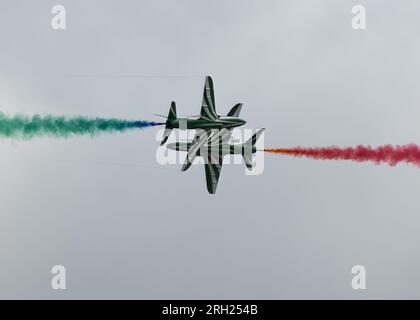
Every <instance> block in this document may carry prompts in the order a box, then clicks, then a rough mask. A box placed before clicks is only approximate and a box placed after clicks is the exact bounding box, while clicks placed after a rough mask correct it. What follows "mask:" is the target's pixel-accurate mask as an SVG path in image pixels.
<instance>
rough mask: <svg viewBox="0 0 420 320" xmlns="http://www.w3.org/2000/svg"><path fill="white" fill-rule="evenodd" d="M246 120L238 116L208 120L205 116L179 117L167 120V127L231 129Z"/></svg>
mask: <svg viewBox="0 0 420 320" xmlns="http://www.w3.org/2000/svg"><path fill="white" fill-rule="evenodd" d="M245 123H246V121H245V120H242V119H239V118H237V117H220V118H218V119H216V120H208V119H204V118H198V119H195V118H177V119H173V120H168V121H167V122H166V126H167V128H170V129H175V128H178V129H184V128H185V129H203V130H206V129H219V130H220V129H223V128H226V129H230V128H235V127H239V126H242V125H244V124H245Z"/></svg>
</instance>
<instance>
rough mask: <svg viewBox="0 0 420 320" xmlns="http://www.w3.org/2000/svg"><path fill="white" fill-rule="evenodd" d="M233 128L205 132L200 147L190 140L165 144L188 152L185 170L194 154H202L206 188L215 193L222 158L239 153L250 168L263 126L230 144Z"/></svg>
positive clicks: (183, 168)
mask: <svg viewBox="0 0 420 320" xmlns="http://www.w3.org/2000/svg"><path fill="white" fill-rule="evenodd" d="M232 130H233V129H226V128H225V129H222V130H221V131H219V132H217V131H218V130H214V131H216V132H213V133H211V134H210V135H209V136H208V135H207V133H205V134H204V135H203V136H206V137H207V139H206V142H205V143H203V144H202V145H201V147H200V148H198V149H197V148H195V146H196V144H195V143H194V141H192V142H188V141H186V142H176V143H170V144H168V145H167V148H169V149H172V150H176V151H186V152H188V155H187V158H186V161H185V163H184V165H183V167H182V169H181V170H182V171H185V170H187V169H188V168H189V167H190V166H191V164H192V162H193V161H194V159H195V157H196V156H202V157H203V158H204V162H205V171H206V182H207V190H208V192H209V193H211V194H214V193H216V188H217V183H218V181H219V177H220V171H221V170H222V164H223V158H224V156H225V155H233V154H241V155H242V156H243V158H244V162H245V165H246V167H247V168H248V169H249V170H251V169H252V168H253V161H252V155H253V154H254V153H255V152H256V151H257V149H256V146H255V145H256V142H257V140H258V138H259V137H260V136H261V134H262V133H263V132H264V130H265V129H264V128H262V129H259V130H258V131H257V132H256V133H255V134H254V135H253V136H252V137H251V138H250V139H249V140H247V141H246V142H245V143H242V144H230V142H229V140H230V138H231V134H232Z"/></svg>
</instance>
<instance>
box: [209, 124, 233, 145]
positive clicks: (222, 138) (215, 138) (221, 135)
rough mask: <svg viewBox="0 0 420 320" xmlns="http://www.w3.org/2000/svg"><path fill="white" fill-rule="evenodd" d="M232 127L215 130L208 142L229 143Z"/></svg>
mask: <svg viewBox="0 0 420 320" xmlns="http://www.w3.org/2000/svg"><path fill="white" fill-rule="evenodd" d="M232 130H233V128H230V129H226V128H223V129H221V130H219V131H218V132H217V134H213V135H212V136H211V137H209V139H208V144H213V143H229V139H230V136H231V135H232Z"/></svg>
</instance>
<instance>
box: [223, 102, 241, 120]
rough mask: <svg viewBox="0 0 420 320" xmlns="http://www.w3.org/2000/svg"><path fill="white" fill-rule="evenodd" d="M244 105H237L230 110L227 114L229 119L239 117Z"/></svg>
mask: <svg viewBox="0 0 420 320" xmlns="http://www.w3.org/2000/svg"><path fill="white" fill-rule="evenodd" d="M241 109H242V103H237V104H235V105H234V106H233V108H232V109H230V111H229V113H228V114H227V116H228V117H239V114H240V113H241Z"/></svg>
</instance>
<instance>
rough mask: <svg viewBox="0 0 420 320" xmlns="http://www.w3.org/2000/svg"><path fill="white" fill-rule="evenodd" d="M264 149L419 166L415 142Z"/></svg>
mask: <svg viewBox="0 0 420 320" xmlns="http://www.w3.org/2000/svg"><path fill="white" fill-rule="evenodd" d="M264 151H265V152H271V153H282V154H288V155H292V156H295V157H307V158H313V159H322V160H352V161H357V162H364V161H373V162H375V163H376V164H380V163H382V162H385V163H387V164H389V165H390V166H395V165H396V164H398V163H400V162H407V163H411V164H414V165H416V166H420V147H419V146H417V145H415V144H408V145H403V146H391V145H384V146H380V147H377V148H372V147H370V146H357V147H355V148H353V147H347V148H340V147H334V146H333V147H325V148H301V147H296V148H288V149H264Z"/></svg>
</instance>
